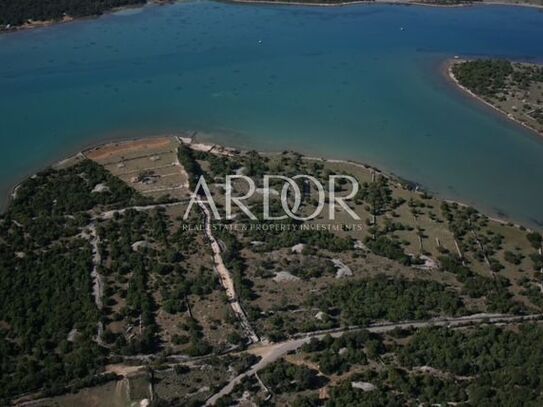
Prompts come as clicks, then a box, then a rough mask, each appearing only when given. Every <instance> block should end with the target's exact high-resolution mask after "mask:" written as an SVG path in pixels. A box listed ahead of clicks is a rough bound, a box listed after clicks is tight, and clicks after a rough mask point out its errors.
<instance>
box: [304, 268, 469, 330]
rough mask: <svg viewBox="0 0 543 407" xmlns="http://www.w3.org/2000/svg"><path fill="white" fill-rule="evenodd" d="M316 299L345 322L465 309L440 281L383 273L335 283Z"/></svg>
mask: <svg viewBox="0 0 543 407" xmlns="http://www.w3.org/2000/svg"><path fill="white" fill-rule="evenodd" d="M314 302H315V304H317V305H318V306H319V307H320V308H321V309H324V310H326V311H328V312H329V313H331V314H333V313H334V310H337V312H339V313H340V314H341V319H342V320H343V323H344V324H345V325H364V324H367V323H369V322H371V321H373V320H383V319H384V320H388V321H401V320H414V319H424V318H429V317H431V316H435V315H460V314H462V313H464V312H465V309H464V304H463V303H462V300H461V299H460V298H459V296H458V293H456V292H454V291H451V290H448V289H447V288H446V287H445V286H443V285H441V284H439V283H436V282H433V281H425V280H413V281H409V280H405V279H392V278H388V277H386V276H384V275H380V276H378V277H375V278H373V279H370V280H358V281H350V282H348V283H344V284H340V285H336V286H332V287H330V288H329V289H328V290H327V291H326V293H325V295H323V296H321V297H319V298H315V299H314Z"/></svg>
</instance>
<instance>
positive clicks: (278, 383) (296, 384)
mask: <svg viewBox="0 0 543 407" xmlns="http://www.w3.org/2000/svg"><path fill="white" fill-rule="evenodd" d="M260 377H261V379H262V381H263V382H264V383H265V384H266V386H268V387H269V388H270V389H271V390H272V391H273V392H274V393H283V392H293V391H302V390H307V389H315V388H318V387H321V386H322V378H320V377H318V376H317V372H316V371H315V370H312V369H309V368H307V367H305V366H297V365H293V364H291V363H288V362H285V361H282V360H281V361H279V362H276V363H274V364H272V365H270V366H268V367H267V368H266V369H264V370H263V371H262V372H261V373H260Z"/></svg>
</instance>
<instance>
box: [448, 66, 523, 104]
mask: <svg viewBox="0 0 543 407" xmlns="http://www.w3.org/2000/svg"><path fill="white" fill-rule="evenodd" d="M452 69H453V73H454V76H455V77H456V79H457V80H458V81H459V82H460V83H461V84H462V85H463V86H465V87H466V88H468V89H470V90H471V91H473V92H475V93H476V94H478V95H482V96H495V95H496V94H497V93H500V92H503V90H504V88H505V85H506V80H507V78H508V76H509V75H511V74H512V73H513V66H512V64H511V62H509V61H503V60H493V59H477V60H475V61H468V62H465V63H461V64H455V65H453V68H452Z"/></svg>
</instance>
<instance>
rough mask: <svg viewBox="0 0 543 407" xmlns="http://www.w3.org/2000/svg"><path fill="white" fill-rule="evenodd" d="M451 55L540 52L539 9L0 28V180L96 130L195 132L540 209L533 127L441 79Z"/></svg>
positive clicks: (85, 141)
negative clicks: (357, 164)
mask: <svg viewBox="0 0 543 407" xmlns="http://www.w3.org/2000/svg"><path fill="white" fill-rule="evenodd" d="M401 27H404V30H403V31H402V30H401ZM260 41H261V42H260ZM454 55H461V56H468V57H469V56H476V55H484V56H503V57H511V58H517V59H522V60H532V61H538V62H543V12H541V11H539V10H535V9H528V8H520V7H500V6H486V7H485V6H481V7H464V8H453V9H444V8H431V7H415V6H409V7H408V6H387V5H354V6H349V7H341V8H330V7H326V8H317V7H299V6H263V5H260V6H253V5H232V4H223V3H215V2H208V1H202V2H190V3H184V4H175V5H170V6H163V7H146V8H144V9H142V10H130V11H127V12H121V13H117V14H112V15H107V16H104V17H102V18H99V19H93V20H85V21H78V22H75V23H71V24H64V25H57V26H53V27H49V28H45V29H37V30H32V31H26V32H19V33H15V34H8V35H0V185H1V192H2V194H3V195H6V194H7V190H8V188H9V186H10V185H12V184H13V183H14V182H16V181H18V180H20V179H21V177H23V176H25V175H28V174H29V173H31V172H32V171H34V170H36V169H39V168H41V167H43V166H44V165H46V164H47V163H49V162H51V161H53V160H56V159H60V158H62V157H64V156H65V155H66V154H68V153H70V152H75V151H77V150H79V149H80V148H81V146H83V145H90V144H93V143H95V142H97V141H100V140H103V139H105V138H111V137H133V136H138V135H149V134H156V133H163V132H168V131H181V130H198V131H200V132H203V133H207V136H205V137H207V138H210V139H213V140H214V141H218V142H222V143H224V144H231V145H236V146H241V147H254V148H259V149H267V150H283V149H286V148H292V149H297V150H299V151H303V152H307V153H311V154H318V155H323V156H329V157H336V158H338V157H339V158H350V159H355V160H358V161H363V162H367V163H370V164H373V165H376V166H378V167H380V168H382V169H384V170H387V171H390V172H394V173H395V174H398V175H400V176H402V177H404V178H406V179H409V180H412V181H416V182H419V183H421V184H423V185H424V186H426V187H427V188H429V189H430V190H432V191H435V192H437V193H439V194H440V195H441V196H445V197H448V198H456V199H461V200H463V201H466V202H468V203H473V204H475V205H476V206H477V207H479V208H481V209H483V210H485V211H486V212H488V213H490V214H493V213H500V214H505V215H507V216H509V217H511V218H512V219H515V220H519V221H522V222H524V223H527V224H530V225H535V224H537V223H538V222H543V204H542V202H543V186H542V185H543V181H542V180H543V138H538V137H537V136H534V135H533V134H531V133H529V132H527V131H525V130H522V129H521V128H519V127H518V126H516V125H514V124H512V123H510V122H508V121H507V120H505V119H503V118H501V117H500V116H498V115H497V114H495V113H493V112H491V111H490V110H489V109H488V108H486V107H484V106H482V105H480V104H477V103H475V102H473V101H472V100H470V99H469V98H467V97H466V96H465V95H463V94H462V93H461V92H459V91H458V90H457V89H455V88H454V87H453V86H450V84H449V83H447V81H446V80H445V79H444V77H443V75H442V74H441V73H440V66H441V64H442V62H443V61H444V60H445V59H447V58H450V57H452V56H454ZM542 224H543V223H542Z"/></svg>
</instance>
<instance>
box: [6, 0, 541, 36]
mask: <svg viewBox="0 0 543 407" xmlns="http://www.w3.org/2000/svg"><path fill="white" fill-rule="evenodd" d="M212 1H218V2H221V3H231V4H248V5H249V4H253V5H258V4H263V5H281V6H289V5H290V6H307V7H345V6H353V5H372V4H379V5H389V6H422V7H437V8H461V7H473V6H479V5H486V6H509V7H529V8H536V9H543V4H532V3H509V2H504V1H484V0H482V1H475V2H471V3H470V2H466V3H458V4H436V3H430V2H425V1H417V0H354V1H340V2H337V3H327V2H320V1H317V2H314V3H313V2H305V1H303V0H297V1H285V0H278V1H273V0H212ZM181 2H183V0H148V1H147V2H146V3H144V4H142V5H139V4H133V5H127V6H122V7H115V8H112V9H111V10H107V11H105V12H103V13H101V14H95V15H89V16H84V17H72V16H65V17H63V18H62V19H59V20H37V21H31V22H30V23H28V22H27V23H25V24H22V25H19V26H14V27H10V28H3V29H0V35H2V34H14V33H17V32H23V31H28V30H33V29H38V28H46V27H51V26H55V25H61V24H68V23H73V22H76V21H85V20H93V19H98V18H100V17H103V16H105V15H110V14H115V13H118V12H120V11H123V10H131V9H144V8H146V7H149V6H165V5H169V4H175V3H181ZM29 21H30V20H29Z"/></svg>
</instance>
